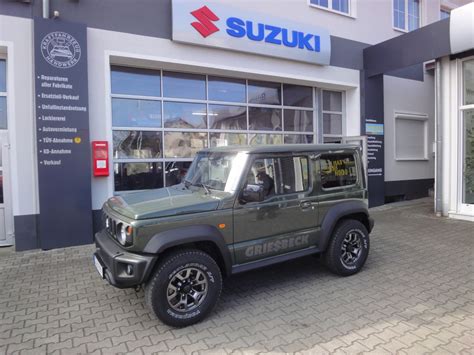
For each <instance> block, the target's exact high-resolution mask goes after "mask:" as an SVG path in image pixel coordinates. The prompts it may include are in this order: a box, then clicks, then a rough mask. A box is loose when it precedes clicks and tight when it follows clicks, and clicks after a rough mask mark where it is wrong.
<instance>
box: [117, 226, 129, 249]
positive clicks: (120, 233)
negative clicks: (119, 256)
mask: <svg viewBox="0 0 474 355" xmlns="http://www.w3.org/2000/svg"><path fill="white" fill-rule="evenodd" d="M126 229H127V226H126V225H124V224H121V225H120V228H118V229H117V240H118V241H119V243H120V244H122V245H125V244H127V230H126Z"/></svg>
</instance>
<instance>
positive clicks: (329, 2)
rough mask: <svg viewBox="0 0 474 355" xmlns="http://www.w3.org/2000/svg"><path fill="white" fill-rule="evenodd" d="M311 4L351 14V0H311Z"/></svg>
mask: <svg viewBox="0 0 474 355" xmlns="http://www.w3.org/2000/svg"><path fill="white" fill-rule="evenodd" d="M309 3H310V5H312V6H314V7H318V8H322V9H325V10H330V11H334V12H337V13H341V14H346V15H350V14H351V13H350V10H351V8H350V6H351V4H350V3H351V0H310V2H309Z"/></svg>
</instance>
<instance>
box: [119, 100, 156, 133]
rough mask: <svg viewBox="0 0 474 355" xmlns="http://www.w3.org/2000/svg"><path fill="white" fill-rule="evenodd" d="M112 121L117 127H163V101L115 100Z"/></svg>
mask: <svg viewBox="0 0 474 355" xmlns="http://www.w3.org/2000/svg"><path fill="white" fill-rule="evenodd" d="M112 121H113V125H114V126H116V127H117V126H118V127H161V101H152V100H135V99H117V98H113V99H112Z"/></svg>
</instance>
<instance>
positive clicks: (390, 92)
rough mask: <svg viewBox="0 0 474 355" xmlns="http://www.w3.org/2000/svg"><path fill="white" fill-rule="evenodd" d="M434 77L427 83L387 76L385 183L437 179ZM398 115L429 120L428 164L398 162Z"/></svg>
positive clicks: (424, 162)
mask: <svg viewBox="0 0 474 355" xmlns="http://www.w3.org/2000/svg"><path fill="white" fill-rule="evenodd" d="M434 108H435V101H434V76H433V75H432V74H427V73H425V80H424V82H420V81H416V80H408V79H401V78H395V77H391V76H384V115H385V181H398V180H415V179H433V178H434V156H433V142H434ZM395 112H402V113H415V114H426V115H427V116H428V140H427V146H428V160H426V161H424V160H414V161H397V160H396V159H395Z"/></svg>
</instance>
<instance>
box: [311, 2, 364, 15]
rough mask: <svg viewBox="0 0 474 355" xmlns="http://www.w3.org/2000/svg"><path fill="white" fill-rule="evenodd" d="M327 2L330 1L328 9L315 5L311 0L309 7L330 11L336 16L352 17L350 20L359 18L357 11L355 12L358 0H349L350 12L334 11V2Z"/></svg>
mask: <svg viewBox="0 0 474 355" xmlns="http://www.w3.org/2000/svg"><path fill="white" fill-rule="evenodd" d="M327 1H328V7H324V6H321V5H317V4H313V3H312V2H311V0H307V2H308V6H309V7H313V8H315V9H320V10H324V11H328V12H332V13H334V14H337V15H342V16H346V17H350V18H353V19H356V18H357V15H356V11H355V9H356V5H357V3H356V1H357V0H347V3H348V7H349V9H348V10H349V11H348V12H343V11H338V10H334V9H333V6H332V4H333V0H327Z"/></svg>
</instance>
